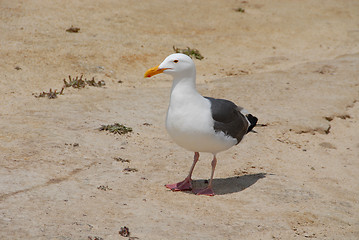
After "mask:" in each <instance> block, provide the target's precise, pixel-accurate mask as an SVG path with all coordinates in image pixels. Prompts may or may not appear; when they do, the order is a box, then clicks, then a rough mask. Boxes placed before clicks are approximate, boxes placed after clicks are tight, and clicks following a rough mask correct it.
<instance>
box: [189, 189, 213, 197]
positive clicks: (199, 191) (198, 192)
mask: <svg viewBox="0 0 359 240" xmlns="http://www.w3.org/2000/svg"><path fill="white" fill-rule="evenodd" d="M192 192H193V193H194V194H196V195H206V196H214V192H213V189H212V187H206V188H204V189H194V190H193V191H192Z"/></svg>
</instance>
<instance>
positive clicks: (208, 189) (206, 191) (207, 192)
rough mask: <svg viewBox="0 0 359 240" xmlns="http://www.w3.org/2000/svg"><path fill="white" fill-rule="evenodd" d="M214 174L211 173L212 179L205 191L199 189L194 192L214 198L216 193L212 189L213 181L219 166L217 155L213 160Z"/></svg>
mask: <svg viewBox="0 0 359 240" xmlns="http://www.w3.org/2000/svg"><path fill="white" fill-rule="evenodd" d="M211 165H212V173H211V179H210V180H209V183H208V186H207V187H206V188H204V189H198V190H193V192H194V193H195V194H196V195H207V196H214V192H213V189H212V181H213V176H214V170H215V169H216V165H217V158H216V155H214V156H213V160H212V164H211Z"/></svg>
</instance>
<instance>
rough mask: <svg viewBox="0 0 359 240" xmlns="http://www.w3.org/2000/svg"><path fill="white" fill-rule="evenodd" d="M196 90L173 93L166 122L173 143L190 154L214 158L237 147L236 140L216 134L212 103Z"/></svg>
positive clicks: (178, 90) (175, 90)
mask: <svg viewBox="0 0 359 240" xmlns="http://www.w3.org/2000/svg"><path fill="white" fill-rule="evenodd" d="M192 90H194V91H190V90H188V89H187V91H186V89H181V88H177V89H172V93H171V100H170V105H169V107H168V112H167V119H166V128H167V131H168V133H169V135H170V136H171V137H172V139H173V140H174V141H175V142H176V143H177V144H178V145H180V146H181V147H183V148H185V149H187V150H190V151H193V152H210V153H213V154H216V153H218V152H221V151H224V150H227V149H228V148H230V147H232V146H233V145H235V144H236V143H237V140H236V139H235V138H232V137H230V136H226V135H225V134H224V133H222V132H217V133H216V132H215V131H214V129H213V125H214V120H213V118H212V113H211V104H210V101H208V100H207V99H205V98H203V97H202V96H201V95H200V94H198V92H197V91H196V90H195V89H192Z"/></svg>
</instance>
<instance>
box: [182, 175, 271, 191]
mask: <svg viewBox="0 0 359 240" xmlns="http://www.w3.org/2000/svg"><path fill="white" fill-rule="evenodd" d="M266 175H267V174H266V173H256V174H247V175H243V176H235V177H228V178H215V179H213V183H212V184H213V190H214V192H215V194H216V195H225V194H230V193H236V192H240V191H243V190H244V189H246V188H248V187H250V186H252V185H253V184H255V183H256V182H257V181H258V180H259V179H262V178H265V177H266ZM207 182H208V180H204V179H199V180H193V181H192V185H193V188H194V189H198V188H204V187H206V186H207V184H208V183H207ZM189 193H191V192H189Z"/></svg>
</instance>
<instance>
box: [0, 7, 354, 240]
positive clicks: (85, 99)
mask: <svg viewBox="0 0 359 240" xmlns="http://www.w3.org/2000/svg"><path fill="white" fill-rule="evenodd" d="M239 7H241V8H243V9H244V10H245V12H244V13H243V12H238V11H235V9H238V8H239ZM71 25H73V26H74V27H79V28H80V31H79V32H78V33H69V32H66V31H65V30H66V29H68V28H69V27H71ZM173 45H175V46H176V47H180V48H185V47H187V46H188V47H192V48H197V49H198V50H199V51H200V52H201V54H202V55H203V56H204V57H205V58H204V59H203V60H201V61H199V60H195V63H196V66H197V74H198V79H197V80H198V81H197V82H198V90H199V91H200V92H201V93H202V94H204V95H207V96H213V97H219V98H227V99H230V100H232V101H234V102H236V103H237V104H239V105H241V106H244V107H246V108H247V109H248V110H250V111H251V112H252V113H253V114H254V115H256V116H257V117H258V118H259V122H260V124H261V125H262V126H259V127H257V128H256V131H257V133H251V134H249V135H247V137H246V138H245V139H244V140H243V142H242V143H241V144H240V145H238V146H236V147H234V148H232V149H230V150H228V151H226V152H223V153H221V154H219V155H218V159H219V163H218V165H217V170H216V174H215V180H214V189H215V192H216V193H217V195H216V196H215V197H206V196H195V195H193V194H191V193H183V192H171V191H169V190H167V189H166V188H165V187H164V184H166V183H172V182H176V181H180V180H182V179H183V178H184V177H185V176H186V174H187V172H188V170H189V167H190V165H191V163H192V157H193V153H191V152H187V151H185V150H183V149H181V148H180V147H178V146H176V145H175V144H174V143H173V142H172V141H171V139H170V138H169V136H168V135H167V133H166V131H165V128H164V120H165V114H166V110H167V102H168V100H169V91H170V87H171V80H170V78H169V77H168V76H165V75H159V76H156V77H154V78H151V79H144V78H143V73H144V71H145V70H146V69H147V68H150V67H153V66H155V65H157V64H159V63H160V62H161V61H162V60H163V59H164V58H165V57H166V56H167V55H169V54H171V53H172V52H173V49H172V47H173ZM81 74H83V75H84V77H86V78H87V79H91V78H92V77H95V79H96V80H104V81H105V82H106V86H105V87H102V88H96V87H89V86H87V87H85V88H84V89H73V88H66V89H65V90H64V95H60V96H59V97H58V98H56V99H47V98H35V97H34V95H33V93H35V94H38V93H40V92H42V91H48V90H49V89H50V88H52V89H57V90H60V89H61V87H62V86H63V79H64V78H67V77H68V75H71V76H73V77H75V76H80V75H81ZM0 102H1V106H0V239H95V238H96V237H98V239H100V238H102V239H106V240H107V239H128V237H127V238H125V237H122V236H120V235H119V234H118V232H119V230H120V228H121V227H123V226H127V227H128V228H129V230H130V232H131V235H130V236H131V237H137V238H138V239H141V240H144V239H156V240H157V239H233V240H234V239H353V240H354V239H359V181H358V176H359V161H358V160H359V2H358V1H356V0H352V1H349V0H348V1H333V0H322V1H309V0H303V1H284V0H278V1H265V0H253V1H252V0H249V1H236V0H229V1H227V0H222V1H207V0H197V1H175V0H168V1H159V0H153V1H130V0H127V1H125V0H123V1H117V0H116V1H115V0H112V1H111V0H108V1H95V0H84V1H82V0H74V1H46V0H38V1H35V0H34V1H16V0H11V1H9V0H2V1H0ZM115 122H119V123H122V124H125V125H126V126H129V127H132V128H133V132H132V133H129V134H127V135H113V134H109V133H106V132H100V131H98V130H97V128H98V127H100V126H101V125H102V124H112V123H115ZM115 158H117V160H116V159H115ZM118 158H122V159H124V160H129V161H123V162H122V161H119V159H118ZM210 161H211V156H210V155H209V154H206V153H203V154H201V161H200V162H199V163H198V165H197V167H196V169H195V172H194V179H195V181H194V185H195V186H196V187H200V186H202V185H204V184H205V183H204V182H205V180H206V179H207V178H209V176H210ZM127 167H130V168H134V169H137V170H138V171H137V172H126V171H124V169H125V168H127ZM133 239H135V238H133Z"/></svg>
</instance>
